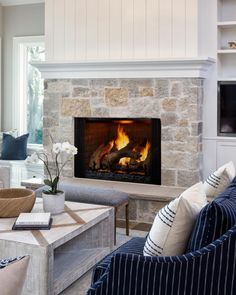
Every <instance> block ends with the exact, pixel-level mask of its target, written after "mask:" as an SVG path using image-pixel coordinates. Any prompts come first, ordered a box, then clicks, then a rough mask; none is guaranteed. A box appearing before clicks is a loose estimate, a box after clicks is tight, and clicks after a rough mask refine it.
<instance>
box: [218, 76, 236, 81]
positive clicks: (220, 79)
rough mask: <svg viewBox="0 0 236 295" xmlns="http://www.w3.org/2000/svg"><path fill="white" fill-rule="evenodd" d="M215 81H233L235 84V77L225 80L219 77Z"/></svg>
mask: <svg viewBox="0 0 236 295" xmlns="http://www.w3.org/2000/svg"><path fill="white" fill-rule="evenodd" d="M217 81H225V82H230V81H235V82H236V77H227V78H223V77H220V78H218V79H217Z"/></svg>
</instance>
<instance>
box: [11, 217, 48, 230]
mask: <svg viewBox="0 0 236 295" xmlns="http://www.w3.org/2000/svg"><path fill="white" fill-rule="evenodd" d="M51 224H52V218H51V213H21V214H20V215H19V217H18V218H17V219H16V221H15V223H14V225H13V228H12V229H15V230H16V229H26V230H28V229H50V228H51Z"/></svg>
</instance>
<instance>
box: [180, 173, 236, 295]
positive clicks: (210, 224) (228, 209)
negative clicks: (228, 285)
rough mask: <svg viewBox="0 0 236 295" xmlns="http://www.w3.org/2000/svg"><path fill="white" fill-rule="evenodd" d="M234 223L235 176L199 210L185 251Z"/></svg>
mask: <svg viewBox="0 0 236 295" xmlns="http://www.w3.org/2000/svg"><path fill="white" fill-rule="evenodd" d="M234 224H236V178H235V179H234V180H233V181H232V182H231V184H230V185H229V186H228V187H227V188H226V189H225V190H224V192H223V193H221V194H220V195H219V196H218V197H217V198H216V199H214V200H213V201H212V202H211V203H209V204H208V205H206V206H205V207H204V208H203V209H202V210H201V212H200V214H199V216H198V219H197V222H196V224H195V227H194V230H193V232H192V235H191V237H190V240H189V244H188V247H187V251H186V252H192V251H196V250H199V249H201V248H202V247H204V246H207V245H208V244H210V243H211V242H213V241H215V240H216V239H218V238H219V237H221V236H222V235H223V234H224V233H225V232H226V231H227V230H228V229H230V228H231V227H232V226H233V225H234ZM235 294H236V292H235Z"/></svg>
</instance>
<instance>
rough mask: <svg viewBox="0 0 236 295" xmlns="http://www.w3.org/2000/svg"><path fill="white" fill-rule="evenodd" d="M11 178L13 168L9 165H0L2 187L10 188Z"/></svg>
mask: <svg viewBox="0 0 236 295" xmlns="http://www.w3.org/2000/svg"><path fill="white" fill-rule="evenodd" d="M10 180H11V170H10V168H9V167H3V166H2V167H0V188H9V187H10Z"/></svg>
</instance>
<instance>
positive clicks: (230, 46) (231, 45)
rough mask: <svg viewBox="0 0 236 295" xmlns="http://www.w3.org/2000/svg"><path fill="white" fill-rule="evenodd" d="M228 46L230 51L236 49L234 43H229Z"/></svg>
mask: <svg viewBox="0 0 236 295" xmlns="http://www.w3.org/2000/svg"><path fill="white" fill-rule="evenodd" d="M228 44H229V48H230V49H236V41H230V42H228Z"/></svg>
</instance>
